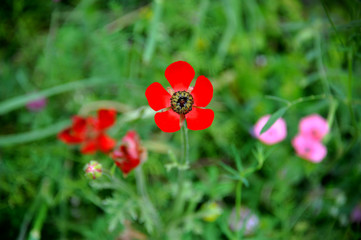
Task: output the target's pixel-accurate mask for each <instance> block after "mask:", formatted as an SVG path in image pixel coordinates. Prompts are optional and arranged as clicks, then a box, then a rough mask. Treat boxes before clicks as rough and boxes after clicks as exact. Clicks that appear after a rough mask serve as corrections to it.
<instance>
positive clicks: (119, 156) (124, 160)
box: [111, 131, 147, 175]
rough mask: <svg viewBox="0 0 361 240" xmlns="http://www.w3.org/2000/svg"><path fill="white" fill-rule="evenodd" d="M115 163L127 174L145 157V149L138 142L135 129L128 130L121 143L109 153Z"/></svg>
mask: <svg viewBox="0 0 361 240" xmlns="http://www.w3.org/2000/svg"><path fill="white" fill-rule="evenodd" d="M111 156H112V158H113V160H114V162H115V164H116V165H117V166H118V167H119V169H120V170H121V171H122V172H123V173H124V175H127V174H128V173H129V172H130V171H131V170H133V169H134V168H136V167H137V166H138V165H139V164H140V163H141V162H144V161H145V159H146V158H147V151H146V149H145V148H144V147H143V146H142V145H141V144H140V140H139V136H138V134H137V133H136V132H135V131H128V132H127V134H126V135H125V136H124V137H123V139H122V144H121V145H120V146H119V148H118V149H115V150H114V151H113V153H112V154H111Z"/></svg>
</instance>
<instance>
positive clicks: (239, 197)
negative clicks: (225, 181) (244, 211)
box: [236, 181, 243, 240]
mask: <svg viewBox="0 0 361 240" xmlns="http://www.w3.org/2000/svg"><path fill="white" fill-rule="evenodd" d="M241 201H242V181H238V182H237V186H236V226H238V223H239V221H240V219H241ZM242 229H243V226H242V228H241V229H238V230H237V232H236V239H237V240H238V239H241V235H240V233H241V230H242Z"/></svg>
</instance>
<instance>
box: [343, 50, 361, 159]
mask: <svg viewBox="0 0 361 240" xmlns="http://www.w3.org/2000/svg"><path fill="white" fill-rule="evenodd" d="M352 58H353V56H352V51H349V52H348V54H347V64H348V81H347V90H348V91H347V106H348V109H349V112H350V116H351V122H352V125H353V127H354V130H355V131H354V135H353V138H352V141H351V143H350V144H349V146H348V147H347V150H346V152H348V151H349V150H350V149H351V148H352V147H353V146H354V145H355V143H356V142H357V139H358V135H359V129H358V126H357V121H356V118H355V113H354V110H353V107H352V89H353V74H352Z"/></svg>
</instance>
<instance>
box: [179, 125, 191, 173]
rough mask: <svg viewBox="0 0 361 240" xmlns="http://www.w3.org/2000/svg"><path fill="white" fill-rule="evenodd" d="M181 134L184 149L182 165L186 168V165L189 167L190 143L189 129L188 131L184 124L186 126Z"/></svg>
mask: <svg viewBox="0 0 361 240" xmlns="http://www.w3.org/2000/svg"><path fill="white" fill-rule="evenodd" d="M181 132H182V149H183V158H182V162H181V165H183V166H182V167H184V165H188V164H189V157H188V154H189V143H188V129H187V125H186V123H185V122H184V125H183V126H182V128H181Z"/></svg>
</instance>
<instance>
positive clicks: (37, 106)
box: [26, 97, 47, 112]
mask: <svg viewBox="0 0 361 240" xmlns="http://www.w3.org/2000/svg"><path fill="white" fill-rule="evenodd" d="M46 102H47V101H46V98H44V97H41V98H38V99H35V100H33V101H30V102H28V103H27V104H26V108H27V109H28V110H29V111H31V112H39V111H41V110H43V109H44V108H45V106H46Z"/></svg>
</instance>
